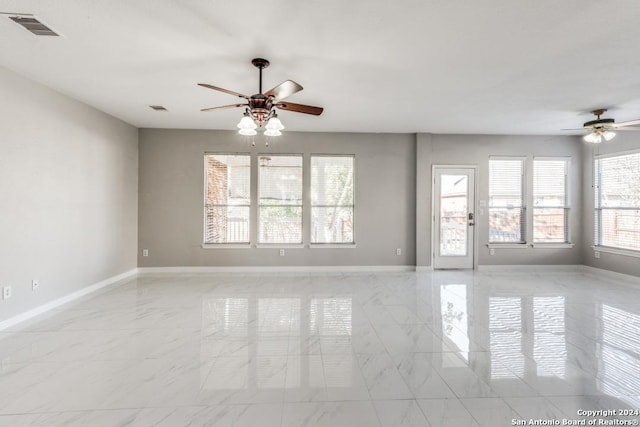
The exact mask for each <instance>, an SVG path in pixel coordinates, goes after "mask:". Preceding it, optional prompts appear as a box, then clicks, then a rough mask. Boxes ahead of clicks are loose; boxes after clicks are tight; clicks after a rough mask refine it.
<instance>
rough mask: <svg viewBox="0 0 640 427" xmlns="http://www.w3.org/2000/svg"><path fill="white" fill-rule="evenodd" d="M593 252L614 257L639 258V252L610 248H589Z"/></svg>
mask: <svg viewBox="0 0 640 427" xmlns="http://www.w3.org/2000/svg"><path fill="white" fill-rule="evenodd" d="M591 247H592V248H593V250H594V252H605V253H609V254H615V255H624V256H630V257H634V258H640V251H632V250H631V249H618V248H610V247H608V246H591Z"/></svg>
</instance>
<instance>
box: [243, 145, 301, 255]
mask: <svg viewBox="0 0 640 427" xmlns="http://www.w3.org/2000/svg"><path fill="white" fill-rule="evenodd" d="M263 156H268V157H298V158H300V171H301V183H300V185H301V191H300V205H286V206H299V207H300V242H280V243H279V242H261V241H260V231H261V226H260V224H261V220H260V208H261V207H263V206H265V207H268V206H269V205H261V204H260V158H261V157H263ZM304 158H305V156H304V154H303V153H258V154H256V159H257V160H256V166H255V168H256V182H257V188H256V203H255V208H254V209H255V212H256V221H255V222H256V224H255V233H256V247H257V248H273V247H279V248H301V247H304V242H305V212H304V211H305V160H304ZM283 206H284V205H283Z"/></svg>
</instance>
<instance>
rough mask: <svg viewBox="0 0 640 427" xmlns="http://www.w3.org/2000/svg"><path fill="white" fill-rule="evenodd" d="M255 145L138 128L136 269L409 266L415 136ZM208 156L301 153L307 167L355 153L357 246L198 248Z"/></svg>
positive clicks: (308, 137)
mask: <svg viewBox="0 0 640 427" xmlns="http://www.w3.org/2000/svg"><path fill="white" fill-rule="evenodd" d="M257 139H258V143H257V146H256V147H251V146H250V145H249V144H248V143H247V142H245V141H243V138H242V137H240V136H239V135H238V134H237V133H236V132H233V131H204V130H203V131H196V130H167V129H141V130H140V197H139V200H140V208H139V210H140V222H139V224H140V240H139V247H140V249H141V250H142V249H143V248H148V249H149V256H148V257H141V256H140V257H139V259H138V262H139V266H140V267H171V266H363V265H373V266H380V265H411V266H413V265H415V191H416V190H415V160H414V159H415V135H409V134H363V133H308V132H285V133H283V135H282V136H281V137H278V138H277V139H275V140H274V141H272V144H271V146H270V147H269V148H266V147H265V146H264V143H263V142H262V141H260V138H257ZM207 152H213V153H215V152H218V153H232V152H243V153H251V154H252V155H254V156H256V155H258V154H261V153H288V154H296V153H299V154H303V155H304V158H305V161H308V159H309V156H310V154H311V153H318V154H355V174H354V180H355V218H354V227H355V240H356V247H355V248H344V249H342V248H340V249H335V248H331V249H327V248H308V247H304V248H287V249H286V250H285V256H284V257H281V256H279V247H278V246H276V247H274V248H264V247H263V248H255V247H254V248H250V249H249V248H240V249H203V248H202V247H201V245H202V241H203V203H204V154H205V153H207ZM304 173H305V176H306V177H307V179H306V182H305V183H304V185H305V186H306V187H308V186H309V182H308V176H309V172H308V170H307V171H305V172H304ZM254 175H255V174H254ZM253 179H254V180H256V181H255V182H256V183H257V178H256V177H255V176H254V177H253ZM308 213H309V211H308V210H307V211H306V216H305V214H304V212H303V228H304V230H303V231H306V232H303V237H304V236H308V234H309V233H308V230H309V221H308V218H309V215H308ZM252 218H253V219H255V216H253V217H252ZM305 239H306V237H305ZM305 241H306V240H305ZM396 248H401V250H402V255H400V256H397V255H396Z"/></svg>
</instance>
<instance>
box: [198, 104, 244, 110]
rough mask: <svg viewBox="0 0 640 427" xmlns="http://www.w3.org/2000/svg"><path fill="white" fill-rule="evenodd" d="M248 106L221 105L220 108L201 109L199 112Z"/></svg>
mask: <svg viewBox="0 0 640 427" xmlns="http://www.w3.org/2000/svg"><path fill="white" fill-rule="evenodd" d="M248 105H249V104H231V105H222V106H220V107H210V108H203V109H202V110H200V111H213V110H224V109H226V108H237V107H246V106H248Z"/></svg>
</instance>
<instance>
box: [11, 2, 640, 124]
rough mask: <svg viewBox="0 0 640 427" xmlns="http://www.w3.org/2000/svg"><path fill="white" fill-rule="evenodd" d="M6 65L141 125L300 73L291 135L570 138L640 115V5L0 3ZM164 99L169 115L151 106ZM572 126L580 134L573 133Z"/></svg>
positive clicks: (198, 118) (226, 118) (198, 116)
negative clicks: (28, 26) (31, 22)
mask: <svg viewBox="0 0 640 427" xmlns="http://www.w3.org/2000/svg"><path fill="white" fill-rule="evenodd" d="M0 12H11V13H31V14H34V15H36V17H38V18H39V19H40V20H42V21H43V22H44V23H46V24H48V25H49V26H50V27H52V28H53V29H54V30H56V31H58V32H59V33H61V34H62V35H63V36H64V37H59V38H55V37H37V36H34V35H32V34H31V33H29V32H27V31H26V30H24V29H23V28H21V27H19V26H18V25H16V24H15V23H13V22H12V21H10V20H9V19H8V18H7V17H6V16H0V52H1V53H0V65H2V66H4V67H6V68H8V69H11V70H13V71H16V72H18V73H20V74H23V75H25V76H27V77H29V78H32V79H34V80H36V81H39V82H41V83H44V84H45V85H47V86H49V87H51V88H54V89H56V90H58V91H60V92H62V93H64V94H67V95H69V96H71V97H73V98H76V99H78V100H80V101H83V102H85V103H87V104H89V105H92V106H94V107H96V108H98V109H100V110H102V111H105V112H107V113H109V114H111V115H113V116H116V117H119V118H121V119H122V120H124V121H126V122H128V123H131V124H133V125H135V126H138V127H157V128H194V129H233V128H234V126H235V124H236V123H237V121H238V120H239V118H240V117H241V113H242V109H235V110H225V111H217V112H210V113H203V112H200V111H199V110H200V109H201V108H205V107H211V106H217V105H226V104H231V103H235V102H236V101H237V98H234V97H233V96H230V95H227V94H224V93H218V92H215V91H212V90H208V89H204V88H201V87H199V86H197V85H196V83H209V84H213V85H216V86H221V87H224V88H227V89H231V90H233V91H237V92H241V93H245V94H248V95H251V94H253V93H256V92H257V91H258V88H257V80H258V72H257V69H256V68H254V67H253V66H252V65H251V63H250V60H251V59H252V58H254V57H264V58H267V59H269V60H270V61H271V66H270V67H269V68H268V69H266V70H265V74H264V80H265V84H264V85H265V88H264V89H269V88H270V87H272V86H275V85H277V84H279V83H281V82H282V81H284V80H287V79H291V80H295V81H296V82H298V83H300V84H301V85H302V86H304V87H305V89H304V90H303V91H302V92H299V93H297V94H295V95H293V96H291V98H289V100H290V101H291V102H296V103H302V104H310V105H317V106H321V107H324V108H325V112H324V113H323V115H322V116H320V117H314V116H308V115H304V114H298V113H292V112H287V111H283V112H281V114H280V118H281V120H282V122H283V123H284V125H285V126H286V127H287V130H297V131H346V132H410V133H413V132H432V133H483V134H562V133H568V132H562V131H561V129H563V128H576V127H580V126H581V125H582V122H584V121H586V120H590V115H589V113H588V112H589V111H590V110H592V109H595V108H598V107H607V108H609V111H610V112H609V113H608V114H607V116H611V117H614V118H615V119H616V120H617V121H626V120H632V119H637V118H640V6H639V5H638V2H637V0H614V1H598V0H536V1H527V0H523V1H518V0H482V1H478V0H395V1H392V0H366V1H364V0H306V1H305V0H271V1H268V2H266V1H249V0H233V1H229V0H219V1H218V0H188V1H178V0H173V1H170V0H109V1H105V0H56V1H47V0H0ZM151 104H154V105H155V104H159V105H164V106H165V107H166V108H167V109H168V110H169V112H166V113H158V112H154V111H152V110H151V109H150V108H149V107H148V105H151ZM574 133H575V132H574Z"/></svg>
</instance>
